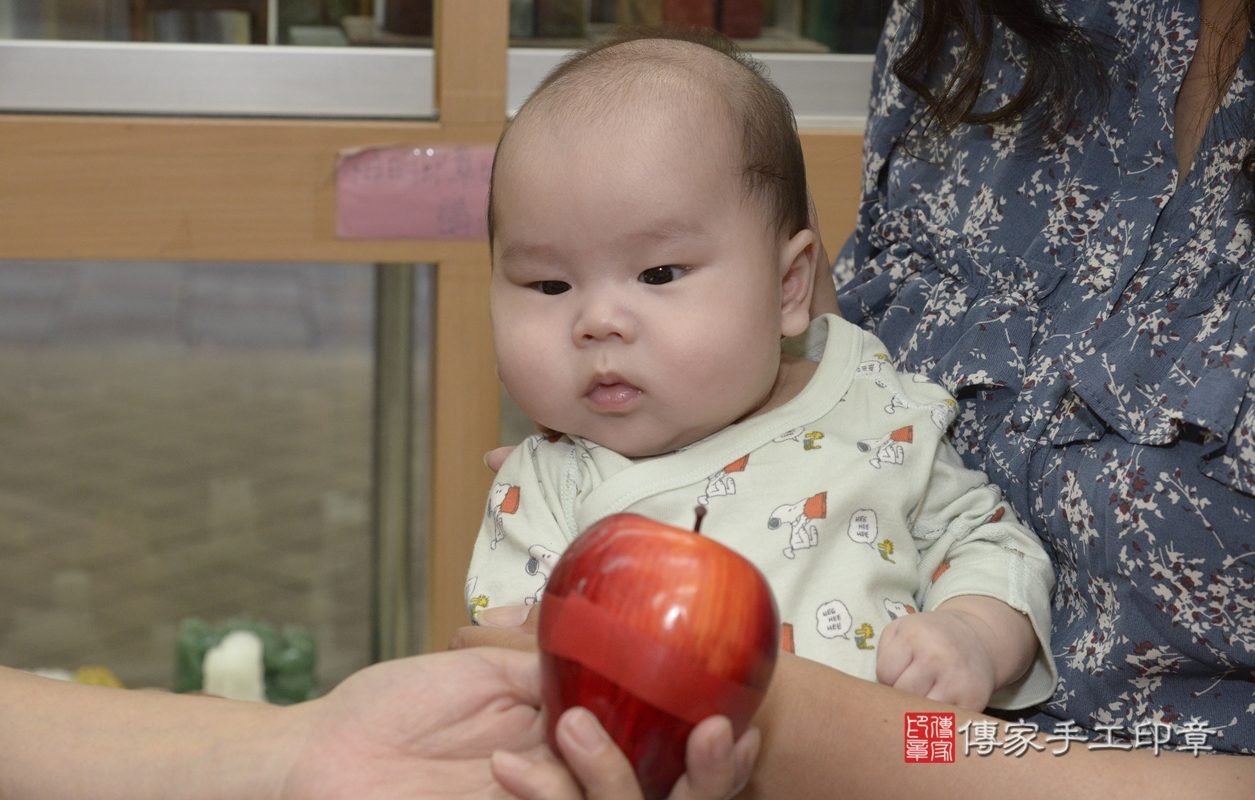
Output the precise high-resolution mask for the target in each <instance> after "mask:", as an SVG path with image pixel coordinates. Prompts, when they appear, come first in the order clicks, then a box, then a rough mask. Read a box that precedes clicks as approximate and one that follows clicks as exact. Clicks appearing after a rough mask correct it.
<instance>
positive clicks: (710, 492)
mask: <svg viewBox="0 0 1255 800" xmlns="http://www.w3.org/2000/svg"><path fill="white" fill-rule="evenodd" d="M749 461H750V457H749V454H748V453H746V454H745V455H743V456H741V457H740V458H738V459H737V460H736V461H733V462H732V463H731V464H729V465H728V466H726V467H724V468H723V469H721V470H719V471H718V472H716V473H715V474H714V475H711V476H710V477H709V478H707V479H706V491H705V492H703V493H702V495H701V497H698V498H697V502H698V504H699V505H703V506H707V505H710V498H712V497H728V496H730V495H734V494H736V480H735V479H734V478H733V477H732V476H733V475H734V474H735V473H737V472H744V471H745V465H746V464H748V463H749Z"/></svg>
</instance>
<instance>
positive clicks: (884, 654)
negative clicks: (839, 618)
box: [876, 609, 998, 711]
mask: <svg viewBox="0 0 1255 800" xmlns="http://www.w3.org/2000/svg"><path fill="white" fill-rule="evenodd" d="M986 629H987V626H986V624H985V622H984V621H983V620H981V619H980V618H978V617H976V616H974V615H972V614H967V613H964V612H962V611H945V610H940V609H939V610H937V611H925V612H922V613H919V614H908V615H906V616H905V617H899V618H898V619H895V620H894V621H893V622H890V623H889V624H888V625H887V626H885V632H884V634H882V636H881V639H880V652H879V653H878V654H877V656H876V679H877V680H878V681H880V682H881V683H883V684H886V685H888V686H892V687H893V688H895V689H901V690H902V691H904V692H907V693H908V694H914V695H918V696H920V697H927V698H928V699H929V700H937V701H939V702H942V703H950V704H951V705H956V706H962V707H963V708H969V709H971V710H972V711H981V710H983V709H984V708H985V706H986V705H987V704H988V703H989V697H990V695H992V694H993V693H994V690H996V689H997V688H998V686H997V674H996V667H995V665H994V656H993V654H992V653H991V652H990V649H989V643H988V641H987V639H988V636H986V635H982V634H984V633H986V632H987V631H986Z"/></svg>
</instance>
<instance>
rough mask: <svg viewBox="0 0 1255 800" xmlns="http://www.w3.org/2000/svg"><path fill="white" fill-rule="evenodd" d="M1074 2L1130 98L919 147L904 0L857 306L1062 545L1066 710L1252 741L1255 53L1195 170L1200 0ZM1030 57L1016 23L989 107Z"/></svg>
mask: <svg viewBox="0 0 1255 800" xmlns="http://www.w3.org/2000/svg"><path fill="white" fill-rule="evenodd" d="M1054 6H1055V8H1056V9H1058V10H1059V11H1060V13H1062V14H1063V15H1064V16H1065V17H1066V18H1068V19H1070V20H1071V21H1073V22H1076V23H1079V24H1082V25H1085V26H1086V27H1089V28H1091V29H1095V30H1097V31H1100V32H1103V33H1106V34H1109V35H1111V36H1113V37H1115V41H1118V42H1120V43H1122V48H1123V49H1122V50H1120V51H1119V52H1118V53H1117V54H1115V55H1113V56H1112V59H1111V62H1110V87H1111V96H1110V100H1109V103H1108V104H1107V105H1106V106H1105V112H1104V113H1102V115H1101V116H1100V117H1098V119H1097V121H1096V122H1095V123H1094V124H1093V125H1092V127H1090V128H1088V129H1086V128H1085V127H1083V126H1074V127H1073V128H1072V129H1071V130H1070V131H1069V132H1068V135H1067V136H1066V137H1064V138H1063V140H1062V141H1060V142H1059V143H1058V144H1057V145H1051V147H1050V149H1049V150H1048V151H1044V150H1043V149H1041V148H1040V147H1038V148H1036V149H1034V148H1033V147H1030V146H1027V145H1025V144H1024V143H1023V141H1022V139H1021V138H1020V137H1019V136H1018V134H1019V130H1018V129H1017V128H1013V127H1008V128H1003V127H993V126H979V127H972V126H962V127H960V129H959V130H958V131H956V132H955V133H954V134H953V135H951V136H949V137H948V138H945V139H942V140H941V141H934V142H933V143H932V144H927V143H921V142H919V141H918V137H915V136H914V135H913V133H912V125H913V123H915V122H916V121H917V120H918V119H919V117H920V115H921V113H922V111H923V104H922V103H920V102H917V101H916V99H915V97H914V95H913V94H912V93H910V92H909V91H906V90H905V89H903V88H902V86H901V84H900V83H899V82H898V81H897V80H896V79H895V78H894V77H893V75H892V73H891V72H890V71H889V70H888V69H887V64H890V63H892V60H893V58H894V57H895V56H896V55H897V54H898V53H899V52H900V51H901V50H902V49H904V47H905V45H906V43H907V42H909V40H910V35H911V33H912V32H913V26H914V25H915V21H914V20H913V19H912V18H911V16H910V14H909V13H908V12H907V11H906V10H905V8H904V6H903V5H902V4H901V3H899V4H898V5H896V6H895V7H894V9H893V10H892V12H891V13H890V15H889V19H888V22H887V23H886V27H885V31H884V35H883V38H882V40H881V44H880V49H879V52H878V55H877V69H876V73H875V74H876V78H875V82H874V85H873V89H872V101H871V109H870V116H869V120H868V125H867V132H866V140H865V153H864V155H865V171H864V177H863V202H862V206H861V208H860V212H859V219H858V225H857V229H856V231H855V233H854V235H853V236H852V237H851V239H850V240H849V242H848V243H847V244H846V246H845V248H844V250H843V252H842V253H841V256H840V258H839V259H838V260H837V263H836V266H835V267H834V272H835V274H836V276H837V282H838V286H839V294H840V302H841V311H842V314H843V315H844V316H845V317H846V318H847V319H849V320H851V321H853V322H855V323H857V324H860V325H862V326H864V327H866V328H868V329H870V330H872V331H874V332H875V333H876V334H877V335H878V336H879V337H880V338H881V339H882V340H883V341H884V342H885V343H886V344H887V345H888V346H889V348H890V349H891V350H892V351H893V353H892V354H893V355H894V356H895V357H896V358H897V359H898V361H899V363H900V364H901V365H902V367H903V368H904V369H907V370H911V371H917V372H924V373H927V374H928V375H930V376H931V377H933V378H934V379H935V380H937V381H939V382H940V383H942V384H943V385H945V386H946V388H948V389H949V390H950V391H951V392H952V393H953V394H954V395H956V397H958V398H959V401H960V405H961V414H960V417H959V419H958V421H957V422H956V425H955V428H954V439H955V444H956V446H957V447H958V448H959V450H960V452H962V453H963V455H964V458H965V459H966V460H967V462H968V464H969V465H970V466H973V467H976V468H980V469H984V470H985V471H986V472H987V473H988V474H989V475H990V477H991V478H992V479H993V480H994V481H996V482H997V483H999V484H1000V485H1002V486H1003V488H1004V489H1005V490H1006V491H1007V494H1008V496H1009V497H1010V498H1011V500H1012V502H1013V503H1014V505H1015V507H1016V508H1017V509H1018V511H1019V512H1020V513H1021V515H1022V516H1023V517H1024V518H1025V519H1026V520H1028V521H1029V522H1030V524H1031V525H1032V526H1033V528H1034V529H1035V530H1036V532H1037V534H1038V535H1039V536H1040V537H1041V539H1042V541H1043V542H1044V543H1045V545H1046V547H1047V550H1048V551H1049V552H1050V553H1051V555H1052V558H1053V559H1054V563H1055V567H1056V572H1057V578H1058V587H1057V589H1056V593H1055V597H1054V629H1053V643H1052V649H1053V650H1054V656H1055V659H1056V661H1057V663H1058V667H1059V673H1060V676H1061V680H1060V683H1059V687H1058V691H1057V693H1056V695H1055V697H1054V699H1053V700H1052V701H1050V702H1049V703H1048V704H1046V705H1045V706H1044V707H1043V708H1042V709H1040V710H1041V712H1042V714H1041V715H1039V716H1037V717H1035V718H1034V720H1035V721H1037V722H1038V723H1039V725H1040V727H1041V728H1042V730H1043V731H1045V732H1049V731H1051V729H1052V727H1053V728H1054V729H1055V730H1056V731H1057V730H1059V721H1066V720H1072V721H1075V722H1076V723H1077V724H1078V725H1079V726H1081V727H1083V728H1088V729H1089V731H1090V735H1091V738H1104V737H1106V736H1110V735H1114V736H1116V737H1120V736H1122V735H1123V736H1125V737H1130V736H1133V732H1134V731H1135V730H1136V729H1137V728H1138V726H1139V724H1140V725H1142V726H1145V725H1147V724H1160V725H1164V724H1166V726H1171V728H1172V730H1174V731H1175V732H1177V734H1180V733H1182V732H1183V731H1190V730H1193V731H1195V732H1196V733H1195V736H1194V741H1195V743H1197V742H1198V741H1200V736H1199V734H1198V733H1197V732H1199V731H1205V735H1206V746H1207V747H1212V748H1214V749H1215V750H1216V751H1228V752H1252V751H1253V750H1255V551H1253V548H1255V392H1252V391H1251V390H1250V386H1251V381H1252V375H1253V369H1252V368H1253V366H1255V335H1253V334H1255V302H1253V296H1255V261H1253V254H1252V231H1251V223H1252V217H1251V215H1250V213H1249V212H1250V210H1251V209H1255V197H1253V196H1252V192H1251V189H1250V186H1249V184H1248V183H1247V182H1246V181H1245V180H1244V179H1243V178H1242V176H1241V173H1240V171H1239V166H1240V163H1241V160H1242V157H1243V155H1244V154H1245V153H1246V152H1247V151H1248V150H1250V149H1251V147H1252V144H1253V141H1252V138H1253V134H1252V128H1253V126H1252V124H1251V123H1252V121H1253V120H1255V48H1252V47H1250V46H1249V44H1248V47H1247V49H1246V52H1245V54H1244V56H1243V59H1242V62H1241V65H1240V66H1239V69H1238V73H1237V76H1236V78H1235V80H1234V82H1233V84H1232V86H1231V87H1230V88H1229V90H1228V93H1227V94H1226V95H1225V96H1224V98H1223V100H1222V103H1221V108H1220V110H1219V111H1218V112H1217V114H1216V117H1215V118H1214V119H1213V121H1212V123H1211V125H1210V127H1209V129H1208V130H1207V132H1206V134H1205V137H1204V139H1203V143H1202V144H1201V146H1200V148H1199V151H1198V153H1199V154H1198V157H1197V159H1196V160H1195V162H1194V164H1193V165H1192V168H1191V170H1190V172H1189V175H1188V177H1187V178H1186V180H1185V182H1184V183H1183V184H1182V185H1181V186H1180V187H1177V178H1178V169H1179V168H1178V164H1177V162H1176V156H1175V152H1174V148H1173V104H1174V101H1175V98H1176V93H1177V89H1178V87H1179V86H1180V83H1181V79H1182V77H1183V76H1184V74H1185V71H1186V68H1187V67H1188V65H1189V61H1190V58H1191V56H1192V54H1193V50H1194V46H1195V43H1196V39H1197V33H1196V32H1197V31H1198V28H1199V25H1200V23H1199V13H1198V3H1197V0H1168V1H1167V2H1132V1H1131V0H1061V2H1057V3H1055V4H1054ZM1021 76H1022V72H1021V70H1020V68H1019V67H1018V66H1017V64H1016V62H1015V61H1014V60H1013V59H1012V58H1011V56H1010V52H1009V50H1008V49H1007V44H1006V42H1005V41H1004V42H1002V44H1001V45H1000V49H999V50H998V51H997V54H996V56H995V57H994V59H993V60H992V61H991V63H990V65H989V67H988V70H987V72H986V84H985V86H986V88H985V92H984V95H983V97H982V101H981V103H982V104H983V106H978V107H984V108H990V107H992V104H994V103H999V102H1001V101H1003V100H1005V98H1006V97H1008V96H1009V94H1010V93H1012V92H1013V91H1014V89H1015V87H1016V86H1018V84H1019V81H1020V79H1021ZM916 130H918V129H916ZM1166 726H1165V727H1166ZM1180 743H1181V740H1180V737H1179V736H1178V738H1175V739H1173V744H1178V745H1179V744H1180Z"/></svg>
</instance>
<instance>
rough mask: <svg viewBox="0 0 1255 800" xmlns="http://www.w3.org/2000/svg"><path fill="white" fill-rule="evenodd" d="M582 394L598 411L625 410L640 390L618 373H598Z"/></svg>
mask: <svg viewBox="0 0 1255 800" xmlns="http://www.w3.org/2000/svg"><path fill="white" fill-rule="evenodd" d="M584 396H585V397H587V398H588V401H589V402H590V403H592V404H593V407H594V408H596V409H597V410H598V411H626V410H627V409H628V408H630V407H631V405H632V404H633V402H635V400H636V398H638V397H640V396H641V390H640V389H638V388H636V387H635V386H633V385H632V384H630V383H628V382H627V381H625V380H623V379H622V378H620V377H619V376H618V375H599V376H597V377H596V378H594V379H593V381H592V383H591V384H590V385H589V389H588V391H587V392H586V393H585V395H584Z"/></svg>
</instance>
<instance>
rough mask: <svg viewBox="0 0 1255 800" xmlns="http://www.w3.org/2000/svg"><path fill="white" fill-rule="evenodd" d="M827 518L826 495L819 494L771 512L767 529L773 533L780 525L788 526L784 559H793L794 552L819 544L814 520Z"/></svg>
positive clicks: (823, 493)
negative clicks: (787, 541) (787, 542)
mask: <svg viewBox="0 0 1255 800" xmlns="http://www.w3.org/2000/svg"><path fill="white" fill-rule="evenodd" d="M827 516H828V493H827V492H820V493H819V494H815V495H811V496H810V497H808V498H806V499H805V500H799V501H798V502H796V503H790V504H789V505H784V506H780V507H779V508H777V509H776V510H775V511H773V512H771V516H770V517H769V518H768V519H767V529H768V530H773V531H774V530H775V529H776V528H779V527H780V526H782V525H788V526H789V546H788V547H786V548H784V557H785V558H793V557H794V554H795V553H796V551H798V550H805V549H807V548H810V547H814V546H815V545H817V544H819V527H818V526H816V525H815V523H814V520H817V519H824V518H825V517H827Z"/></svg>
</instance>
